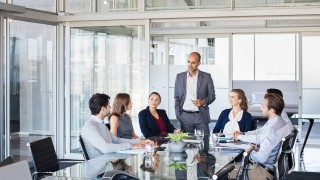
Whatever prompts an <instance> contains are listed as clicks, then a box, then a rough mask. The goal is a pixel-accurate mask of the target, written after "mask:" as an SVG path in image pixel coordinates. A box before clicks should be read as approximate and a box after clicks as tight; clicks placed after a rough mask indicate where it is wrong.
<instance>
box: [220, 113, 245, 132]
mask: <svg viewBox="0 0 320 180" xmlns="http://www.w3.org/2000/svg"><path fill="white" fill-rule="evenodd" d="M242 115H243V110H241V111H239V112H238V113H237V115H236V117H233V110H231V111H230V113H229V116H228V117H229V122H227V123H226V125H225V126H224V128H223V134H233V133H234V132H235V131H240V127H239V124H238V122H239V121H241V119H242Z"/></svg>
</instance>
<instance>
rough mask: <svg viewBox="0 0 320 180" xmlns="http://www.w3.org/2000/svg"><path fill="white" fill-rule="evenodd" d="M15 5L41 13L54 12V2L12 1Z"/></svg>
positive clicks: (49, 0)
mask: <svg viewBox="0 0 320 180" xmlns="http://www.w3.org/2000/svg"><path fill="white" fill-rule="evenodd" d="M12 3H13V4H15V5H20V6H25V7H26V8H32V9H37V10H42V11H49V12H56V5H57V3H56V0H41V1H39V0H12Z"/></svg>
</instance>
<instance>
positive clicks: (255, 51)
mask: <svg viewBox="0 0 320 180" xmlns="http://www.w3.org/2000/svg"><path fill="white" fill-rule="evenodd" d="M296 46H297V40H296V34H246V35H241V34H240V35H234V36H233V51H234V53H233V80H257V81H259V80H262V81H265V80H278V81H296V80H297V77H298V76H297V52H296V50H297V49H296Z"/></svg>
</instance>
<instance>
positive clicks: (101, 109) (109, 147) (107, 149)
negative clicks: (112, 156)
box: [81, 93, 153, 159]
mask: <svg viewBox="0 0 320 180" xmlns="http://www.w3.org/2000/svg"><path fill="white" fill-rule="evenodd" d="M109 99H110V97H109V96H108V95H106V94H100V93H96V94H94V95H93V96H92V97H91V98H90V100H89V107H90V110H91V114H92V115H91V117H90V119H89V120H88V121H87V122H86V123H85V124H84V126H83V128H82V131H81V136H82V139H83V142H84V145H85V147H86V150H87V153H88V155H89V158H90V159H92V158H96V157H98V156H100V155H102V154H104V153H111V152H117V151H121V150H128V149H131V148H134V147H140V145H139V144H141V145H142V146H143V145H145V144H147V143H148V144H153V141H150V140H143V139H139V138H138V139H123V138H118V137H116V136H114V135H113V134H111V132H110V131H109V129H108V128H107V127H106V125H105V124H104V123H103V120H104V118H105V117H107V116H108V115H109V113H110V108H111V107H110V102H109Z"/></svg>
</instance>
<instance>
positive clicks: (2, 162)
mask: <svg viewBox="0 0 320 180" xmlns="http://www.w3.org/2000/svg"><path fill="white" fill-rule="evenodd" d="M12 163H14V160H13V156H12V155H10V156H8V157H7V158H6V159H4V160H3V161H1V162H0V167H2V166H6V165H9V164H12Z"/></svg>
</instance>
